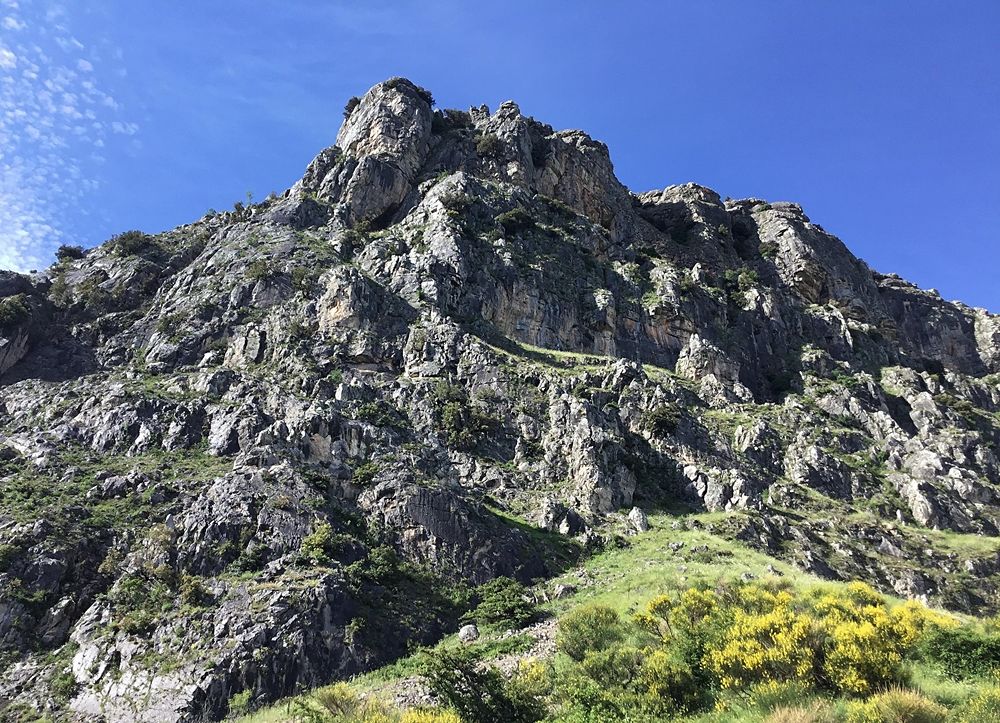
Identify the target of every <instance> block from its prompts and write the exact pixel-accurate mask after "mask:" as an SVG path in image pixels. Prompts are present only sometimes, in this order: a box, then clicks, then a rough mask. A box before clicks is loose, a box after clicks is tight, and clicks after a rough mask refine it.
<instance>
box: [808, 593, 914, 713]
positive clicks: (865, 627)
mask: <svg viewBox="0 0 1000 723" xmlns="http://www.w3.org/2000/svg"><path fill="white" fill-rule="evenodd" d="M829 636H830V637H829V639H830V643H829V644H828V648H827V651H826V659H825V660H824V663H823V672H824V673H825V674H826V677H827V678H828V679H829V681H830V682H831V683H832V684H833V685H834V686H835V687H836V688H837V689H839V690H842V691H845V692H848V693H859V694H864V693H868V692H870V691H871V690H872V689H873V688H874V687H876V686H879V685H882V684H885V683H889V682H891V681H893V680H896V679H898V677H899V666H900V664H901V663H902V662H903V650H904V646H903V644H902V638H901V636H900V635H899V632H898V630H897V627H896V625H895V621H894V620H893V617H892V616H891V615H890V614H889V613H888V611H886V610H885V609H884V608H876V607H868V608H865V614H864V619H862V620H844V621H842V622H837V623H835V624H834V625H833V626H832V628H830V630H829Z"/></svg>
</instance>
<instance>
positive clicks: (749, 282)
mask: <svg viewBox="0 0 1000 723" xmlns="http://www.w3.org/2000/svg"><path fill="white" fill-rule="evenodd" d="M759 282H760V277H759V276H758V275H757V272H756V271H754V270H753V269H747V268H744V269H742V270H740V274H739V276H737V277H736V285H737V287H739V290H740V291H749V290H750V289H752V288H753V287H755V286H756V285H757V284H758V283H759Z"/></svg>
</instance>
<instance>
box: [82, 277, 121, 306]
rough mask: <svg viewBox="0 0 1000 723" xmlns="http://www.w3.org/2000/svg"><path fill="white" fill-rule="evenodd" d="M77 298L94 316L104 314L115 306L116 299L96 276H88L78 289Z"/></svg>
mask: <svg viewBox="0 0 1000 723" xmlns="http://www.w3.org/2000/svg"><path fill="white" fill-rule="evenodd" d="M76 298H77V301H79V302H80V304H82V305H83V308H84V309H86V310H87V311H89V312H90V313H92V314H102V313H104V312H106V311H108V310H109V309H110V308H111V307H112V306H113V305H114V297H113V296H112V295H111V292H109V291H108V290H107V289H105V288H104V286H103V284H102V283H101V281H100V280H99V279H98V278H97V277H96V276H88V277H87V278H86V279H84V280H83V281H82V282H80V284H79V285H78V286H77V287H76Z"/></svg>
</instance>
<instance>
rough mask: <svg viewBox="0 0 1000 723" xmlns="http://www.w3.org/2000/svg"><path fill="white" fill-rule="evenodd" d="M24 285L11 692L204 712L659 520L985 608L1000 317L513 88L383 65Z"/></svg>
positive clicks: (555, 568) (12, 283) (18, 327)
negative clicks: (294, 137) (312, 115)
mask: <svg viewBox="0 0 1000 723" xmlns="http://www.w3.org/2000/svg"><path fill="white" fill-rule="evenodd" d="M11 299H17V304H16V305H15V304H14V302H11V301H9V300H11ZM0 302H2V303H4V304H5V305H6V304H7V303H10V310H12V313H11V314H10V315H9V316H7V317H4V319H5V326H4V328H3V331H2V332H0V494H2V495H3V497H2V505H0V559H2V561H3V564H2V565H0V648H2V653H3V655H2V656H0V658H2V659H3V660H4V661H13V662H12V663H11V664H9V665H7V667H6V668H5V669H3V671H2V672H0V699H2V700H5V701H6V700H9V701H11V705H24V706H28V707H30V708H33V709H36V710H37V711H38V712H39V713H46V714H50V715H52V716H54V717H55V716H60V715H64V714H67V711H72V713H71V715H74V716H76V717H77V718H78V719H80V720H100V719H102V718H103V719H107V720H112V721H118V720H157V721H161V720H162V721H194V720H204V719H218V718H220V717H222V716H224V715H226V714H227V712H228V709H229V702H230V700H231V699H232V697H233V696H234V695H240V696H242V697H246V696H247V695H249V696H250V700H251V702H252V704H254V705H256V704H258V703H263V702H266V701H270V700H274V699H276V698H278V697H281V696H283V695H286V694H288V693H291V692H293V691H295V690H298V689H300V688H301V687H303V686H310V685H315V684H319V683H321V682H325V681H327V680H331V679H334V678H337V677H343V676H347V675H351V674H354V673H356V672H361V671H363V670H366V669H369V668H371V667H372V666H374V665H377V664H381V663H384V662H386V661H389V660H391V659H393V658H394V657H396V656H398V655H400V654H401V653H402V652H403V651H404V650H405V649H406V646H407V645H408V644H420V643H424V642H430V641H432V640H434V639H436V638H438V637H440V636H441V635H443V634H444V633H445V632H454V631H457V630H458V629H459V627H460V621H461V616H462V613H463V612H467V611H465V610H462V609H460V607H461V600H463V599H466V598H467V597H468V596H467V595H466V594H465V593H464V592H461V591H462V590H464V589H465V588H464V586H475V585H478V584H481V583H484V582H487V581H489V580H491V579H493V578H495V577H497V576H508V577H513V578H516V579H518V580H520V581H522V582H524V583H531V582H533V581H536V580H538V579H539V578H547V577H551V576H553V575H555V574H556V573H558V572H559V571H560V570H561V569H562V568H564V567H565V566H566V565H569V564H572V563H573V562H574V561H575V560H576V559H577V558H578V557H579V555H581V554H583V552H584V551H585V550H591V549H594V548H595V547H599V546H600V545H601V544H602V541H605V540H609V539H613V535H614V532H615V531H618V532H622V531H626V532H628V533H629V534H642V533H643V531H644V530H645V529H646V527H647V526H648V525H649V524H651V523H654V524H655V521H654V520H652V519H651V517H647V515H646V512H644V510H646V511H652V510H662V509H671V510H672V509H681V508H684V509H697V510H711V511H714V512H718V513H719V515H718V516H715V515H713V518H716V519H719V520H721V522H719V523H718V525H719V532H720V533H724V534H727V535H729V536H730V537H732V538H733V539H734V540H737V541H739V542H740V543H741V544H748V545H752V546H755V547H759V548H760V549H762V550H765V551H767V552H768V553H769V554H772V555H780V556H784V557H786V558H787V559H789V560H792V561H793V562H795V563H796V564H799V565H800V566H801V567H803V568H804V569H807V570H810V571H812V572H815V573H816V574H820V575H826V576H829V577H841V578H845V579H847V578H862V579H866V580H869V581H871V582H872V583H873V584H876V585H878V586H880V587H881V588H882V589H884V590H886V591H894V592H896V593H897V594H903V595H913V596H919V597H924V598H926V599H927V600H929V601H931V602H934V603H938V604H944V605H949V606H951V607H955V608H960V609H964V610H978V611H982V610H995V609H998V608H1000V577H998V575H1000V572H998V571H1000V566H998V565H996V564H995V560H993V561H991V560H990V559H988V556H984V555H982V554H978V553H977V552H976V550H977V548H976V547H975V546H974V545H970V546H969V547H970V549H971V550H972V552H970V553H969V554H963V555H958V554H957V553H956V552H955V551H954V550H952V549H950V548H949V547H948V544H957V543H954V542H953V543H947V542H942V539H941V538H940V537H939V536H933V533H932V532H931V528H939V529H941V530H949V531H951V532H952V533H954V534H955V535H957V536H959V537H957V538H956V539H959V540H961V539H965V538H962V537H960V536H961V535H967V534H975V535H977V536H980V535H990V536H992V535H996V534H997V529H998V525H1000V461H998V459H997V452H996V450H997V449H998V448H1000V447H998V444H1000V422H998V419H1000V417H998V414H1000V385H998V382H997V379H998V377H997V374H998V373H1000V351H998V342H1000V321H998V318H1000V317H997V316H995V315H991V314H990V313H988V312H986V311H984V310H976V309H970V308H968V307H965V306H963V305H961V304H957V303H951V302H946V301H944V300H943V299H941V298H940V297H939V296H938V295H937V294H936V293H934V292H929V291H922V290H920V289H917V288H916V287H914V286H912V285H909V284H907V283H906V282H904V281H902V280H901V279H899V278H898V277H894V276H883V275H881V274H878V273H876V272H874V271H872V270H871V269H869V268H868V267H867V266H866V265H865V264H864V263H863V262H862V261H860V260H859V259H857V258H856V257H855V256H853V255H852V254H851V253H850V251H849V250H848V248H847V247H846V246H845V245H844V244H843V243H842V242H841V241H840V240H839V239H837V238H836V237H834V236H832V235H830V234H829V233H827V232H826V231H824V230H823V229H822V228H821V227H820V226H818V225H816V224H815V223H813V222H812V221H810V219H809V218H808V217H807V216H806V215H805V213H804V211H803V210H802V209H801V208H800V207H799V206H797V205H795V204H792V203H767V202H764V201H761V200H758V199H746V200H737V201H729V200H727V201H723V200H721V199H720V197H719V195H718V194H716V193H715V192H714V191H712V190H710V189H707V188H704V187H702V186H698V185H696V184H684V185H676V186H669V187H667V188H664V189H660V190H657V191H651V192H648V193H643V194H640V195H633V194H632V193H631V192H629V191H628V190H627V189H626V188H625V187H624V186H623V185H622V184H621V183H620V182H619V181H618V180H617V179H616V177H615V175H614V170H613V165H612V163H611V158H610V155H609V152H608V149H607V148H606V147H605V146H604V145H603V144H602V143H600V142H599V141H596V140H594V139H592V138H590V137H589V136H587V135H586V134H585V133H583V132H581V131H576V130H570V131H556V130H554V129H553V128H551V127H549V126H547V125H545V124H543V123H540V122H539V121H536V120H534V119H532V118H528V117H526V116H524V115H523V114H522V113H521V111H520V109H519V108H518V106H517V105H516V104H514V103H511V102H507V103H503V104H501V105H500V106H499V107H498V108H497V109H496V111H495V112H493V113H491V112H490V111H489V109H487V108H486V107H485V106H480V107H477V108H472V109H470V110H469V111H467V112H466V111H460V110H443V109H435V108H434V105H433V99H432V98H431V97H430V94H429V93H428V92H427V91H426V90H423V89H421V88H420V87H418V86H416V85H414V84H413V83H411V82H409V81H407V80H404V79H399V78H396V79H391V80H389V81H386V82H384V83H380V84H378V85H376V86H375V87H373V88H372V89H370V90H369V91H368V92H367V93H366V94H365V95H364V96H363V97H361V98H358V99H355V100H352V101H351V103H349V105H348V108H347V109H346V117H345V120H344V124H343V126H342V128H341V130H340V133H339V134H338V135H337V138H336V145H335V146H331V147H330V148H327V149H326V150H324V151H322V152H321V153H320V154H319V155H317V157H316V158H315V159H314V160H313V161H312V163H310V164H309V166H308V168H307V169H306V171H305V174H304V175H303V178H302V179H301V180H300V181H299V182H297V183H296V184H295V185H294V186H293V187H292V188H291V189H289V190H288V191H286V192H285V193H284V194H282V195H280V196H277V197H272V198H269V199H267V200H265V201H263V202H261V203H258V204H251V205H249V206H246V207H244V206H242V205H238V206H237V207H235V208H234V209H233V210H232V211H228V212H225V213H222V214H211V215H209V216H206V217H204V218H202V219H199V220H197V221H195V222H194V223H191V224H188V225H185V226H181V227H178V228H177V229H174V230H172V231H170V232H166V233H164V234H158V235H156V236H146V235H143V234H137V233H129V234H124V235H122V236H120V237H116V238H115V239H112V240H111V241H109V242H108V243H106V244H104V245H102V246H99V247H97V248H95V249H93V250H91V251H89V252H88V253H86V254H85V255H83V256H82V257H81V258H77V259H66V260H64V261H62V262H60V263H59V264H58V265H56V266H54V267H53V268H52V269H50V270H49V271H48V272H47V274H46V276H45V277H37V278H33V279H28V278H25V277H21V276H18V275H14V274H6V273H5V274H0ZM13 312H16V313H13ZM677 524H681V523H680V522H678V523H677ZM713 524H715V523H713ZM460 592H461V594H459V593H460ZM57 676H59V680H60V684H59V685H55V684H53V683H52V682H51V681H52V680H54V679H55V678H56V677H57ZM67 676H69V677H67ZM3 705H6V703H4V704H3ZM12 710H13V709H12Z"/></svg>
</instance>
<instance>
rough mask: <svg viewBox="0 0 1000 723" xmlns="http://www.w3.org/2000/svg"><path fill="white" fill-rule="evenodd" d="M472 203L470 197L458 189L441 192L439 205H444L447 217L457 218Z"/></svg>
mask: <svg viewBox="0 0 1000 723" xmlns="http://www.w3.org/2000/svg"><path fill="white" fill-rule="evenodd" d="M471 204H472V199H471V198H469V197H468V196H466V195H465V194H464V193H461V192H459V191H451V192H449V193H444V194H441V205H442V206H444V208H445V211H446V212H447V214H448V217H449V218H459V217H461V216H462V214H464V213H465V212H466V211H467V210H468V209H469V206H470V205H471Z"/></svg>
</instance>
